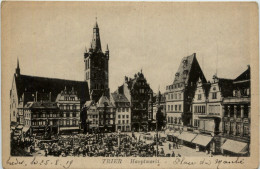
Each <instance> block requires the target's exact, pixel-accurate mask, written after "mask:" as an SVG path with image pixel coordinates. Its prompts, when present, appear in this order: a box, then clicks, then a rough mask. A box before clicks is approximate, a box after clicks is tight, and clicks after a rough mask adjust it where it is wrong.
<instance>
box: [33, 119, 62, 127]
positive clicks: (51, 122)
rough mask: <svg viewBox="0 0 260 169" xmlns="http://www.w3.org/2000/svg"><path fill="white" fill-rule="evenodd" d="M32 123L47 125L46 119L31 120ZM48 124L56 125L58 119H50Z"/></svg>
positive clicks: (34, 124)
mask: <svg viewBox="0 0 260 169" xmlns="http://www.w3.org/2000/svg"><path fill="white" fill-rule="evenodd" d="M32 125H33V126H45V125H47V121H46V120H39V121H32ZM49 125H58V121H52V120H50V121H49Z"/></svg>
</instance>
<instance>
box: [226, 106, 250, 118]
mask: <svg viewBox="0 0 260 169" xmlns="http://www.w3.org/2000/svg"><path fill="white" fill-rule="evenodd" d="M224 116H225V117H228V116H230V117H234V116H236V117H237V118H248V116H249V108H248V105H238V106H234V105H230V106H225V107H224Z"/></svg>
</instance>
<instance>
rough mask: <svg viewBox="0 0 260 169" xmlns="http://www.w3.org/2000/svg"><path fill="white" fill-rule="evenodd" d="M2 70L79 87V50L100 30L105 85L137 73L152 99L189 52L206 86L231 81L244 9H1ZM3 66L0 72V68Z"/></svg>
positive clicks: (243, 62)
mask: <svg viewBox="0 0 260 169" xmlns="http://www.w3.org/2000/svg"><path fill="white" fill-rule="evenodd" d="M6 5H8V6H6V8H5V9H6V11H8V16H6V18H3V23H2V27H3V28H2V30H3V31H5V36H3V38H4V39H6V41H5V43H4V44H3V47H4V49H3V51H4V52H5V56H4V58H3V57H2V59H5V58H8V59H6V60H7V61H6V62H4V63H2V66H8V69H6V70H5V71H6V73H7V74H9V76H7V77H6V81H7V82H6V83H9V84H8V85H9V86H10V88H11V82H12V75H13V73H14V72H15V67H16V63H17V58H19V62H20V68H21V74H26V75H34V76H43V77H52V78H62V79H70V80H82V81H83V80H84V62H83V56H84V50H85V47H87V48H89V46H90V42H91V40H92V34H93V26H94V24H95V22H96V17H97V22H98V25H99V28H100V36H101V44H102V49H103V51H105V47H106V44H108V46H109V50H110V60H109V86H110V91H111V92H113V91H115V90H116V89H117V87H118V86H119V85H121V84H122V83H123V82H124V76H129V77H134V74H135V73H138V72H139V71H141V69H142V72H143V73H144V76H145V77H146V79H147V81H148V83H149V84H150V86H151V88H152V89H153V90H154V92H156V91H158V89H160V90H161V91H165V88H166V85H170V84H172V82H173V80H174V75H175V73H176V71H177V69H178V66H179V64H180V62H181V59H182V58H183V57H185V56H188V55H191V54H192V53H196V57H197V59H198V61H199V64H200V66H201V68H202V70H203V72H204V75H205V76H206V79H207V80H211V79H212V76H213V75H214V74H216V73H217V75H218V76H219V77H222V78H236V77H237V76H238V75H239V74H241V73H242V72H243V71H245V70H246V69H247V65H248V64H249V63H250V56H251V55H252V54H251V53H250V40H251V39H250V31H251V30H252V25H253V24H252V20H251V17H252V13H251V7H250V5H248V4H245V3H240V4H239V3H237V4H234V3H226V4H221V3H171V2H170V3H159V2H155V3H148V2H131V3H128V2H123V3H118V2H113V3H111V2H99V3H97V2H95V3H94V2H70V3H69V2H65V3H64V2H63V3H62V2H51V3H50V2H49V3H48V2H40V3H19V4H18V3H16V4H11V3H9V4H6ZM3 64H5V65H3Z"/></svg>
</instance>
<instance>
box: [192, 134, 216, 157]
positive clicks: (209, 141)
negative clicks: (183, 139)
mask: <svg viewBox="0 0 260 169" xmlns="http://www.w3.org/2000/svg"><path fill="white" fill-rule="evenodd" d="M192 143H194V144H196V151H206V152H212V153H215V148H214V143H213V137H212V136H208V135H202V134H198V135H197V136H196V137H195V139H194V140H193V141H192Z"/></svg>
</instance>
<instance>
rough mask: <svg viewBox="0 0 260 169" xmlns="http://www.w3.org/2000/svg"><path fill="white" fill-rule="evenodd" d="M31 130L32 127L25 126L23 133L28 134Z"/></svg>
mask: <svg viewBox="0 0 260 169" xmlns="http://www.w3.org/2000/svg"><path fill="white" fill-rule="evenodd" d="M29 129H30V127H27V126H24V127H23V130H22V131H23V132H25V133H26V132H27V131H28V130H29Z"/></svg>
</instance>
